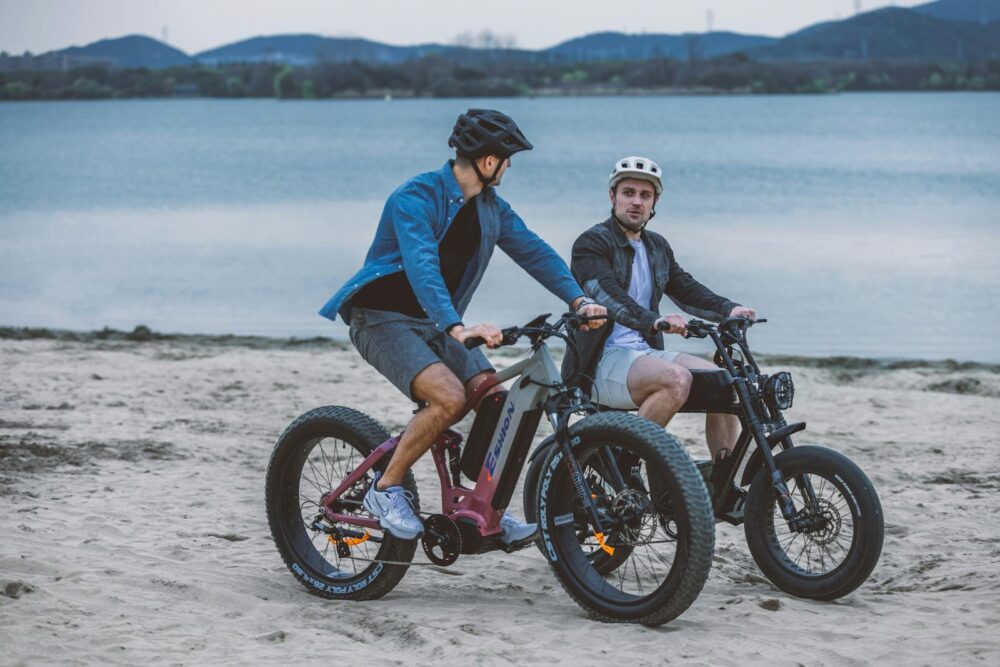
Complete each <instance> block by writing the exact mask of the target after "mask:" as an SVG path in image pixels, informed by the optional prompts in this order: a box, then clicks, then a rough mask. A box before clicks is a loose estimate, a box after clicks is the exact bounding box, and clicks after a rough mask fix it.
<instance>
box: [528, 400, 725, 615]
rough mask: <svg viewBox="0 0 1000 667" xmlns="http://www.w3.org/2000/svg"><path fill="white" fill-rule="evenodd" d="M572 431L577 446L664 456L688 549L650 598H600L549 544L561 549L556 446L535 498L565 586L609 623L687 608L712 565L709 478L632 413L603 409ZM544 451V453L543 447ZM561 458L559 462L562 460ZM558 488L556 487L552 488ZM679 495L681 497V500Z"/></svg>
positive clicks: (542, 535) (545, 549)
mask: <svg viewBox="0 0 1000 667" xmlns="http://www.w3.org/2000/svg"><path fill="white" fill-rule="evenodd" d="M570 437H571V438H573V439H576V438H579V439H580V440H579V444H577V445H574V449H578V448H582V447H584V446H585V445H586V443H587V441H588V440H590V441H591V442H592V443H608V442H617V443H622V444H624V443H627V444H628V445H629V446H631V447H634V448H635V449H636V451H640V452H642V453H643V455H644V456H645V457H647V458H648V459H653V458H654V457H655V458H659V459H660V462H661V464H662V467H663V468H664V469H666V470H667V471H668V473H669V475H670V476H671V477H672V479H671V480H666V481H665V483H666V485H667V486H668V487H672V489H673V490H674V491H676V492H678V494H677V495H678V497H673V496H672V499H673V500H674V502H675V506H676V507H677V510H678V512H679V513H683V514H686V517H685V520H686V522H687V525H688V535H687V539H686V540H685V547H686V549H684V550H683V551H681V550H678V553H677V558H678V561H677V562H676V565H675V567H676V570H677V571H676V572H674V571H673V570H671V575H670V576H669V578H670V579H671V580H672V581H671V582H670V585H668V586H662V585H661V587H660V589H661V590H659V592H658V593H656V594H655V595H654V596H653V597H652V598H651V599H649V600H647V601H645V602H643V603H642V604H639V605H627V606H626V605H612V604H610V603H608V602H607V601H605V600H601V599H599V598H597V596H596V595H594V594H593V593H592V592H591V591H590V590H589V589H587V588H586V587H585V586H582V585H581V582H580V581H578V580H577V578H576V577H575V576H574V575H573V574H572V573H571V572H569V571H568V568H567V566H566V565H564V563H563V560H562V558H558V554H555V555H556V556H557V558H556V559H555V560H553V557H552V555H553V554H550V552H549V546H551V547H552V549H553V550H555V549H556V547H555V544H554V541H553V540H551V538H550V537H549V536H548V530H549V526H548V525H547V523H546V520H547V505H548V502H549V501H548V499H547V498H546V497H545V495H546V492H547V491H548V489H549V486H550V484H549V483H550V481H551V479H552V476H553V471H554V470H555V469H556V468H557V467H558V466H559V465H560V464H561V461H562V451H561V449H560V448H559V447H558V446H556V447H552V448H551V451H549V452H547V453H545V454H544V455H545V465H544V468H543V471H542V474H541V475H540V479H539V481H538V484H537V491H536V497H535V501H534V504H535V505H536V507H537V512H536V516H537V517H538V518H539V537H538V541H539V547H540V548H541V550H542V553H543V554H544V555H545V556H546V559H547V560H548V562H549V565H550V567H551V568H552V570H553V571H554V573H555V574H556V578H557V579H558V580H559V583H560V584H561V585H562V587H563V589H564V590H565V591H566V592H567V593H568V594H569V596H570V597H571V598H573V600H575V601H576V602H577V604H579V605H580V606H581V607H583V608H584V609H585V610H586V611H587V613H588V615H589V616H590V617H591V618H594V619H596V620H599V621H603V622H607V623H641V624H643V625H647V626H657V625H662V624H663V623H666V622H668V621H671V620H673V619H674V618H677V617H678V616H679V615H680V614H682V613H683V612H684V611H685V610H686V609H687V608H688V607H690V606H691V604H692V603H693V602H694V601H695V599H696V598H697V597H698V595H699V593H701V589H702V587H703V586H704V585H705V580H706V579H707V578H708V573H709V571H710V570H711V568H712V555H713V552H714V549H715V519H714V516H713V514H712V503H711V500H710V499H709V497H708V490H707V489H706V487H705V481H704V479H703V478H702V476H701V474H700V473H699V472H698V469H697V468H696V467H695V465H694V463H693V462H692V461H691V459H690V457H689V456H688V455H687V452H685V451H684V448H683V447H682V446H681V445H680V443H679V442H678V441H677V440H676V439H675V438H674V437H673V436H671V435H670V434H668V433H667V432H666V431H664V430H663V429H662V428H660V427H659V426H657V425H656V424H654V423H652V422H651V421H649V420H647V419H644V418H642V417H639V416H637V415H632V414H628V413H601V414H597V415H593V416H590V417H587V418H586V419H583V420H581V421H579V422H577V423H576V424H574V425H573V426H571V427H570ZM539 456H542V454H541V453H540V454H539ZM557 460H558V462H557ZM554 491H555V490H554V489H553V492H554ZM678 500H680V502H677V501H678Z"/></svg>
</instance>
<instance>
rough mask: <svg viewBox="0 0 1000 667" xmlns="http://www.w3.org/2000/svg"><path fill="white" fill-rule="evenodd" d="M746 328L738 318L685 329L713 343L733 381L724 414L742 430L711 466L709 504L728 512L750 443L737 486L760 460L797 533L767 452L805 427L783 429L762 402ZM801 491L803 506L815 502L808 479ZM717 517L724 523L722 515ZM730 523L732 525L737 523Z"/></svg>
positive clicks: (787, 443)
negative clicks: (731, 402) (733, 396)
mask: <svg viewBox="0 0 1000 667" xmlns="http://www.w3.org/2000/svg"><path fill="white" fill-rule="evenodd" d="M760 321H761V322H763V321H766V320H760ZM750 324H751V323H750V322H748V321H747V320H745V319H743V318H738V317H733V318H726V319H724V320H722V322H720V323H719V324H718V325H717V326H715V327H708V326H706V327H705V328H704V329H699V327H698V325H704V323H701V322H698V321H697V320H695V321H692V323H690V324H689V332H691V335H693V336H696V337H699V338H704V337H706V336H708V337H710V338H711V339H712V342H713V343H715V347H716V350H717V353H716V357H715V358H716V363H719V362H721V365H722V366H723V367H724V368H725V369H726V370H727V371H729V374H730V375H731V376H732V386H733V389H734V391H735V392H736V397H737V400H738V405H734V406H733V408H732V409H729V410H726V412H728V413H730V414H734V415H736V416H737V417H738V418H739V420H740V423H741V425H742V431H741V432H740V435H739V437H737V439H736V443H735V445H734V447H733V450H732V452H731V454H730V455H728V456H725V457H724V458H721V460H719V461H716V462H714V465H713V472H712V481H713V486H714V487H715V494H716V497H715V498H713V499H712V500H713V505H714V506H715V507H722V508H727V507H732V506H733V504H734V503H735V501H736V498H734V496H736V495H737V494H738V491H737V487H736V485H735V484H734V482H735V481H736V475H737V473H738V472H739V468H740V465H741V464H742V462H743V459H744V457H745V456H746V455H747V452H748V451H749V449H750V441H751V440H753V442H754V443H755V444H756V445H757V449H756V450H755V452H754V453H753V455H751V457H750V460H749V461H748V464H747V467H746V469H745V471H744V475H743V479H742V480H741V484H740V486H744V485H746V484H747V483H749V482H750V481H751V480H752V479H753V475H754V473H755V472H756V470H757V468H758V467H759V466H758V465H757V464H756V462H757V460H758V458H759V459H762V461H761V463H762V464H763V465H764V466H766V467H767V469H768V471H769V473H770V478H771V484H772V486H773V487H774V491H775V497H776V499H777V501H778V506H779V508H780V509H781V515H782V517H783V518H784V519H785V521H786V522H788V525H789V528H790V529H791V530H796V528H797V526H796V523H797V522H796V510H795V506H794V503H793V501H792V498H791V494H790V493H789V490H788V486H787V484H786V483H785V478H784V475H782V473H781V471H780V470H779V469H778V467H777V466H776V465H775V462H774V454H773V452H772V451H771V449H772V448H773V447H774V446H781V447H782V448H783V449H788V448H790V447H792V446H793V444H792V438H791V434H792V433H795V432H797V431H800V430H802V429H804V428H805V424H804V423H799V424H792V425H788V424H787V423H786V422H785V418H784V416H783V415H782V413H781V410H779V409H778V408H777V407H773V406H771V405H768V404H767V403H766V402H765V401H764V400H763V396H762V389H763V387H762V384H763V381H764V380H765V379H766V376H763V375H762V374H761V372H760V368H759V367H758V366H757V362H756V361H755V360H754V358H753V354H752V353H751V352H750V347H749V345H748V344H747V340H746V332H747V328H748V327H749V325H750ZM691 325H694V326H691ZM734 345H735V346H737V347H738V348H739V350H740V353H741V355H742V356H741V362H740V364H739V366H737V363H736V360H735V359H734V358H733V346H734ZM762 417H763V419H762ZM768 431H770V434H769V433H768ZM800 488H802V489H803V493H805V494H806V500H807V501H809V500H813V499H814V497H815V494H814V493H813V490H812V487H811V485H810V484H809V482H808V480H803V483H802V484H801V486H800ZM720 516H721V517H722V518H723V519H727V517H726V515H725V513H722V514H721V515H720ZM733 522H734V523H736V521H733Z"/></svg>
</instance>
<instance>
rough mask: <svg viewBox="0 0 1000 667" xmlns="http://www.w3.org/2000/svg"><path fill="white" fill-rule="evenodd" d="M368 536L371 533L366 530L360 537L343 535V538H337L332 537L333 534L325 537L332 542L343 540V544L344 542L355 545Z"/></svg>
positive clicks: (351, 545) (365, 539) (350, 545)
mask: <svg viewBox="0 0 1000 667" xmlns="http://www.w3.org/2000/svg"><path fill="white" fill-rule="evenodd" d="M369 537H371V533H369V532H368V531H367V530H366V531H365V534H364V535H363V536H361V537H345V538H344V539H343V540H338V539H334V537H333V535H330V536H329V537H327V538H326V539H328V540H330V541H331V542H333V543H334V544H336V543H337V542H343V543H344V544H346V545H347V546H349V547H356V546H358V545H359V544H361V543H362V542H365V541H367V540H368V538H369Z"/></svg>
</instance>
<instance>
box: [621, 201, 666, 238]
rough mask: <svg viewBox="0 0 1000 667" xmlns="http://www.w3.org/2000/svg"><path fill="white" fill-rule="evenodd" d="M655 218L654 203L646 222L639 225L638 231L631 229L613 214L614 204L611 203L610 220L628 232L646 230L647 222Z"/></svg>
mask: <svg viewBox="0 0 1000 667" xmlns="http://www.w3.org/2000/svg"><path fill="white" fill-rule="evenodd" d="M655 216H656V204H655V203H654V204H653V208H652V209H650V211H649V217H648V218H646V222H644V223H642V224H641V225H639V229H632V227H631V226H630V225H627V224H625V223H624V222H622V220H621V218H619V217H618V214H616V213H615V204H614V202H612V203H611V217H612V219H614V221H615V222H617V223H618V224H619V225H621V226H622V227H624V228H625V229H628V230H629V231H633V232H641V231H642V230H644V229H645V228H646V225H648V224H649V221H650V220H652V219H653V218H654V217H655Z"/></svg>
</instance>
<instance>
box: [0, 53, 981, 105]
mask: <svg viewBox="0 0 1000 667" xmlns="http://www.w3.org/2000/svg"><path fill="white" fill-rule="evenodd" d="M870 90H883V91H892V90H897V91H902V90H910V91H915V90H994V91H996V90H1000V61H989V62H984V63H975V64H942V63H919V62H866V63H848V62H840V63H780V64H778V63H758V62H753V61H751V60H749V59H748V58H747V57H746V56H744V55H743V54H735V55H730V56H725V57H722V58H716V59H713V60H703V61H694V62H681V61H677V60H671V59H666V58H661V59H653V60H646V61H640V62H636V61H614V62H590V63H577V64H566V65H552V64H538V63H516V62H515V63H511V62H503V61H500V60H498V61H496V62H489V61H486V62H479V63H476V64H475V65H469V64H461V63H458V62H454V61H452V60H448V59H446V58H443V57H441V56H428V57H425V58H421V59H419V60H412V61H409V62H405V63H402V64H398V65H372V64H367V63H362V62H357V61H355V62H351V63H331V62H325V63H319V64H316V65H314V66H311V67H305V68H296V67H291V66H289V65H283V64H280V63H248V64H229V65H220V66H215V67H209V66H201V65H198V66H187V67H172V68H167V69H158V70H150V69H144V68H141V69H107V68H102V67H87V68H80V69H74V70H70V71H67V72H7V73H0V100H65V99H110V98H147V97H172V96H202V97H275V98H281V99H327V98H337V97H346V98H349V97H382V96H385V95H393V96H397V97H405V96H414V97H510V96H522V95H560V94H565V95H572V94H626V93H641V92H654V93H655V92H704V93H763V94H768V93H827V92H838V91H870Z"/></svg>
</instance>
